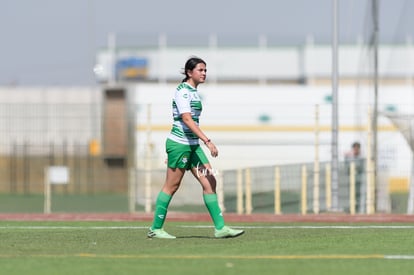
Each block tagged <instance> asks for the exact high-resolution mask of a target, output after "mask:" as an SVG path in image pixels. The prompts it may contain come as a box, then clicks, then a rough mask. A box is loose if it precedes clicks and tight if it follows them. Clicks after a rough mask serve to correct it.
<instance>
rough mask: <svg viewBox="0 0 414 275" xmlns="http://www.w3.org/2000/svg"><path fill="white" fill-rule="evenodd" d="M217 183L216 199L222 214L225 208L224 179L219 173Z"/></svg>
mask: <svg viewBox="0 0 414 275" xmlns="http://www.w3.org/2000/svg"><path fill="white" fill-rule="evenodd" d="M217 178H218V181H217V199H218V203H219V206H220V209H221V211H222V212H223V213H224V212H226V207H225V206H224V182H223V181H224V178H223V174H222V173H220V174H219V175H218V177H217Z"/></svg>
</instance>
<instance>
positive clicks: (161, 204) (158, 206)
mask: <svg viewBox="0 0 414 275" xmlns="http://www.w3.org/2000/svg"><path fill="white" fill-rule="evenodd" d="M171 198H172V196H171V195H168V194H167V193H164V192H162V191H161V192H160V193H159V194H158V197H157V201H156V202H155V212H154V221H153V223H152V226H151V228H152V229H161V228H162V226H163V225H164V221H165V218H166V216H167V211H168V205H169V204H170V201H171Z"/></svg>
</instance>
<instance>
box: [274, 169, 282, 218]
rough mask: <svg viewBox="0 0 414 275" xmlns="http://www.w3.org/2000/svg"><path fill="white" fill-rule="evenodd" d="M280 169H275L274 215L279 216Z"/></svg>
mask: <svg viewBox="0 0 414 275" xmlns="http://www.w3.org/2000/svg"><path fill="white" fill-rule="evenodd" d="M280 204H281V202H280V169H279V167H277V166H276V167H275V214H276V215H279V214H281V211H280Z"/></svg>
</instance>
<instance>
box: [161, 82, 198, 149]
mask: <svg viewBox="0 0 414 275" xmlns="http://www.w3.org/2000/svg"><path fill="white" fill-rule="evenodd" d="M202 109H203V106H202V104H201V99H200V96H199V95H198V93H197V89H195V88H194V87H192V86H191V85H189V84H188V83H186V82H182V83H180V85H178V87H177V89H176V90H175V94H174V97H173V100H172V111H173V119H174V122H173V125H172V129H171V132H170V135H169V136H168V138H169V139H171V140H173V141H176V142H179V143H182V144H189V145H195V144H199V142H198V137H197V136H196V135H195V134H194V133H193V132H192V131H191V130H190V129H189V128H188V127H187V125H185V124H184V122H183V120H182V118H181V114H183V113H191V117H192V118H193V120H194V122H195V123H196V124H197V125H198V123H199V117H200V114H201V111H202Z"/></svg>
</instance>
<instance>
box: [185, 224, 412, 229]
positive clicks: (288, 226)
mask: <svg viewBox="0 0 414 275" xmlns="http://www.w3.org/2000/svg"><path fill="white" fill-rule="evenodd" d="M179 227H184V228H185V227H188V228H211V227H213V226H210V225H181V226H179ZM234 227H237V228H243V229H414V225H297V226H296V225H286V226H284V225H280V226H279V225H274V226H272V225H270V226H265V225H258V226H254V225H253V226H250V225H242V226H238V225H235V226H234Z"/></svg>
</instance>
